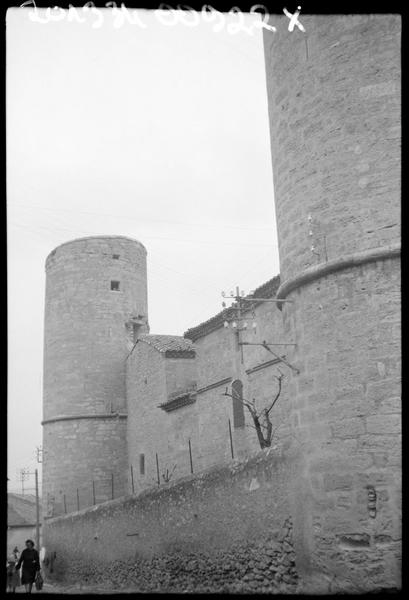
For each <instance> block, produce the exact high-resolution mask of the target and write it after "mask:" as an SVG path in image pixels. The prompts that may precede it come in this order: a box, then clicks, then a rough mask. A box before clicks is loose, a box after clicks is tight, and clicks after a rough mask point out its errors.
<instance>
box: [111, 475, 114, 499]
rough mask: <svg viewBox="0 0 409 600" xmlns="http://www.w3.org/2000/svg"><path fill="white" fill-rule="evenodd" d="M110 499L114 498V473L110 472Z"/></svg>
mask: <svg viewBox="0 0 409 600" xmlns="http://www.w3.org/2000/svg"><path fill="white" fill-rule="evenodd" d="M111 488H112V500H113V499H114V474H113V473H112V474H111Z"/></svg>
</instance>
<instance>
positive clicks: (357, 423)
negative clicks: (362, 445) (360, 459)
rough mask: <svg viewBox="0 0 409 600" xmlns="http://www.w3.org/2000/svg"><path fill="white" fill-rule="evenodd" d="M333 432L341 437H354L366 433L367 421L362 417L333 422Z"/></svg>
mask: <svg viewBox="0 0 409 600" xmlns="http://www.w3.org/2000/svg"><path fill="white" fill-rule="evenodd" d="M331 429H332V434H333V436H334V437H339V438H354V437H357V436H359V435H361V434H362V433H365V422H364V419H363V418H361V417H353V418H351V419H342V420H340V421H339V422H338V423H332V424H331Z"/></svg>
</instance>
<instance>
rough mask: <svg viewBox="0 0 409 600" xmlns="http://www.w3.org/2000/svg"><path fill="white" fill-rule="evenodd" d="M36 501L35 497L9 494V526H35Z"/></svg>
mask: <svg viewBox="0 0 409 600" xmlns="http://www.w3.org/2000/svg"><path fill="white" fill-rule="evenodd" d="M35 522H36V501H35V496H32V495H27V496H23V495H22V494H11V493H9V494H7V525H8V526H9V527H13V526H14V527H15V526H17V525H35Z"/></svg>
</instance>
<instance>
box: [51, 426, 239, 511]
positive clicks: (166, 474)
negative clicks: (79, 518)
mask: <svg viewBox="0 0 409 600" xmlns="http://www.w3.org/2000/svg"><path fill="white" fill-rule="evenodd" d="M226 425H227V427H226V434H228V438H227V443H226V444H225V446H226V447H225V448H224V447H219V448H217V449H216V450H218V451H219V460H218V461H217V460H214V461H213V466H215V465H216V464H220V459H223V460H226V459H227V458H231V459H234V457H235V455H234V443H233V435H232V427H231V422H230V419H228V423H227V424H226ZM194 450H195V448H194V444H193V443H192V440H191V439H190V438H189V439H188V440H187V442H186V445H185V449H184V450H182V451H180V452H179V453H178V455H177V456H176V455H172V456H168V455H166V454H164V453H162V454H160V453H159V452H155V453H154V457H153V456H152V455H150V458H151V460H150V468H149V469H148V470H147V469H146V465H145V455H144V454H141V455H139V459H140V460H139V465H138V467H136V466H135V465H130V466H129V468H128V473H127V474H124V473H114V472H112V473H111V474H110V475H107V474H106V472H104V473H102V472H101V473H94V474H93V475H91V477H90V479H89V480H88V481H82V482H81V483H80V484H79V485H78V486H77V487H75V488H72V487H70V488H65V489H64V488H63V489H59V490H58V491H57V492H54V493H52V492H50V491H48V492H47V493H46V495H45V497H44V498H43V508H44V517H45V518H52V517H57V516H62V515H65V514H69V513H73V512H77V511H80V510H82V509H85V508H89V507H91V506H97V505H99V504H101V503H103V502H107V501H109V500H114V499H115V498H120V497H123V496H124V495H126V494H137V493H139V492H140V491H142V490H143V489H146V488H148V487H151V486H154V485H156V486H160V485H163V484H166V483H168V482H169V481H170V480H172V479H176V478H179V477H183V476H186V475H190V474H194V473H195V472H197V471H198V470H200V464H201V462H202V461H201V460H200V459H199V456H198V455H196V456H195V453H194ZM215 453H217V452H215V448H213V450H212V455H213V456H214V454H215ZM207 458H210V455H209V456H208V457H207ZM175 461H177V463H176V464H174V463H175ZM205 462H206V467H209V466H212V465H211V464H209V461H208V460H205ZM198 465H199V467H198Z"/></svg>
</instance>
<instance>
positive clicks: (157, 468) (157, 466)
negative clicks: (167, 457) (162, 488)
mask: <svg viewBox="0 0 409 600" xmlns="http://www.w3.org/2000/svg"><path fill="white" fill-rule="evenodd" d="M156 474H157V476H158V485H160V477H159V458H158V453H156Z"/></svg>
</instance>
